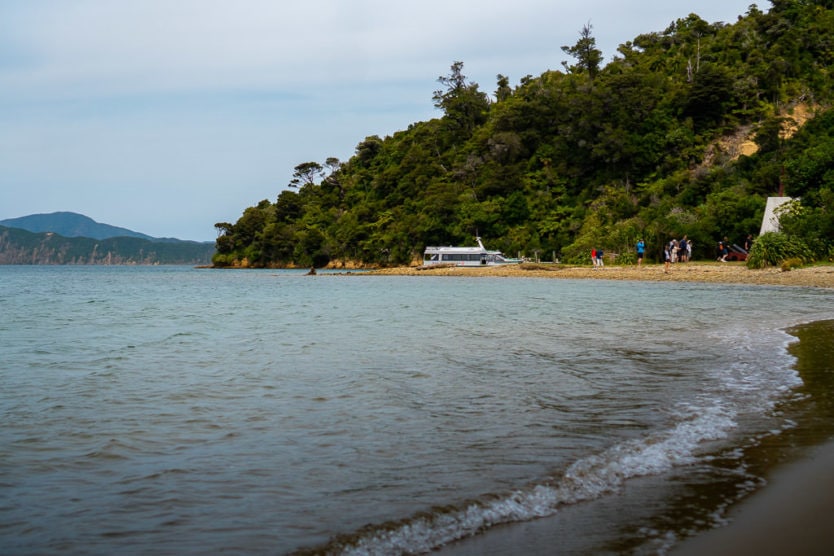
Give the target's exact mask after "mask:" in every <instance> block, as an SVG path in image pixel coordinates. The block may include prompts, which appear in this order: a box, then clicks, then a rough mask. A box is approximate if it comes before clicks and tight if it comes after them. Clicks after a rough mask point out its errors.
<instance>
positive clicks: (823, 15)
mask: <svg viewBox="0 0 834 556" xmlns="http://www.w3.org/2000/svg"><path fill="white" fill-rule="evenodd" d="M770 4H771V7H770V9H769V10H768V11H767V12H764V11H761V10H760V9H759V8H758V7H757V6H756V5H751V6H750V8H749V10H748V12H747V13H746V14H745V15H743V16H740V17H739V18H738V20H737V21H736V22H734V23H732V24H726V23H709V22H707V21H704V20H703V19H701V18H700V17H698V16H697V15H695V14H690V15H689V16H688V17H685V18H682V19H678V20H677V21H674V22H673V23H671V24H670V25H669V27H668V28H667V29H665V30H663V31H661V32H651V33H646V34H643V35H639V36H637V37H635V38H634V39H633V40H632V41H629V42H626V43H625V44H622V45H620V46H619V48H618V49H617V54H616V55H615V56H614V57H613V59H612V61H611V62H609V63H608V64H606V65H604V66H603V65H602V60H603V54H602V52H600V51H599V50H598V49H597V47H596V41H595V39H594V36H593V28H592V26H591V25H590V24H589V25H587V26H585V27H584V28H583V29H582V30H580V32H579V39H578V41H577V42H576V43H575V44H573V45H567V46H564V47H562V51H563V53H564V55H565V57H569V58H570V60H569V61H566V62H564V63H563V66H564V67H563V70H562V71H547V72H545V73H543V74H542V75H540V76H538V77H533V76H529V75H528V76H526V77H523V78H521V79H520V82H519V84H518V85H517V86H515V87H512V86H511V85H510V79H509V77H507V76H504V75H500V74H499V75H497V78H496V85H495V90H494V92H493V93H492V94H488V93H486V92H484V91H482V90H481V89H480V87H479V85H478V84H476V83H473V82H470V81H468V80H467V78H466V76H465V74H464V64H463V63H462V62H454V63H453V64H452V65H451V68H450V71H449V74H448V75H445V76H442V77H440V78H439V79H438V83H439V84H440V88H439V89H438V90H437V91H436V92H435V93H434V95H433V98H432V99H427V102H429V101H430V100H431V101H433V102H434V106H435V107H436V108H437V109H438V111H439V113H440V114H441V115H440V116H439V117H438V118H435V119H432V120H430V121H426V122H418V123H413V124H411V125H409V126H408V128H407V129H406V130H403V131H400V132H397V133H395V134H393V136H390V137H385V138H380V137H377V136H371V137H366V138H365V139H364V140H362V141H360V142H359V144H358V145H357V146H356V149H355V154H354V155H353V156H352V157H351V158H350V160H347V161H339V160H338V159H335V158H328V159H326V160H325V161H324V162H323V163H319V162H302V163H300V164H298V165H297V166H296V167H295V172H294V174H293V180H292V182H291V183H290V184H289V188H287V189H285V190H284V191H281V192H280V194H279V195H278V196H277V199H276V200H275V201H274V202H272V201H270V200H263V201H261V202H259V203H258V204H257V205H255V206H252V207H249V208H247V209H246V210H245V211H244V213H243V215H242V216H241V217H240V219H239V220H238V221H237V222H236V223H234V224H232V223H225V222H224V223H218V224H216V228H217V230H218V238H217V242H216V249H217V253H216V254H215V255H214V258H213V261H214V264H215V265H216V266H254V267H284V266H311V265H314V266H317V267H321V266H325V265H327V264H331V265H335V266H339V265H343V264H362V265H400V264H408V263H411V262H413V261H414V260H415V259H418V258H419V257H420V256H421V253H422V251H423V248H424V247H425V246H426V245H449V244H456V245H472V244H474V237H475V236H481V237H483V238H484V242H485V243H486V244H487V247H489V248H491V249H500V250H502V251H504V252H505V253H509V254H512V255H513V256H515V255H516V254H518V253H521V254H522V255H524V256H528V257H534V256H536V254H538V256H540V257H541V258H542V259H549V258H551V257H552V256H554V255H555V257H558V258H560V259H561V260H562V261H563V262H585V261H586V259H587V253H588V252H589V251H590V249H591V247H600V248H603V249H605V251H606V252H607V253H612V254H615V253H616V254H619V257H618V259H617V260H618V261H621V262H629V261H631V260H633V257H634V255H633V245H634V243H635V242H636V241H637V239H638V238H639V237H643V238H644V239H645V240H646V243H647V244H648V245H649V251H650V254H651V255H652V257H650V258H657V257H658V256H659V253H660V251H661V249H662V247H661V246H662V244H663V243H664V242H668V241H669V239H671V238H676V237H677V238H679V237H681V236H683V235H684V234H686V235H688V236H689V238H690V239H691V240H692V241H693V242H694V245H695V258H712V257H713V253H714V248H715V244H716V242H717V241H718V240H719V239H721V238H724V237H727V238H730V239H731V240H732V241H735V242H739V243H740V242H741V241H742V239H741V238H743V237H745V236H746V235H747V234H749V233H753V234H757V233H758V231H759V227H760V225H761V221H762V216H763V212H764V207H765V201H766V198H767V197H768V196H774V195H778V194H779V193H780V191H783V192H784V195H786V196H791V197H801V205H798V204H794V205H792V206H791V207H790V213H789V214H788V215H786V216H785V217H784V218H783V220H782V229H783V232H784V234H781V235H782V236H784V238H787V239H788V240H789V241H788V243H789V244H790V246H793V247H790V246H789V247H790V248H787V247H785V248H782V251H783V252H786V253H791V254H796V255H797V256H801V258H802V259H803V260H804V261H805V262H808V261H811V260H821V259H826V258H830V257H831V255H832V246H834V111H832V110H831V101H832V98H834V80H832V75H831V70H832V62H834V0H817V1H813V0H771V2H770ZM806 121H807V123H806ZM745 142H746V146H745ZM780 241H781V240H779V241H775V242H774V241H771V240H768V241H766V242H763V244H768V243H770V244H771V245H775V244H778V245H782V243H780ZM783 247H784V246H783Z"/></svg>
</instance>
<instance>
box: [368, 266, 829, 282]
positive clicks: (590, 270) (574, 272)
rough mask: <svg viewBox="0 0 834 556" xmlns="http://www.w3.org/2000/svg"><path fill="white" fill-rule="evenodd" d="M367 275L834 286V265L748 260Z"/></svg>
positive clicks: (424, 270)
mask: <svg viewBox="0 0 834 556" xmlns="http://www.w3.org/2000/svg"><path fill="white" fill-rule="evenodd" d="M362 274H363V275H365V276H367V275H370V276H379V275H384V276H459V277H460V276H472V277H474V276H485V277H502V278H503V277H514V278H554V279H594V280H639V281H649V282H706V283H720V284H746V285H769V286H799V287H815V288H834V266H832V265H822V266H808V267H804V268H798V269H794V270H788V271H783V270H781V269H780V268H765V269H760V270H751V269H749V268H747V267H746V266H745V265H744V263H702V262H694V263H676V264H674V265H672V267H671V269H670V271H669V272H668V273H665V272H664V269H663V265H660V264H646V265H643V267H642V268H638V267H637V266H633V265H631V266H618V265H609V266H605V267H603V268H601V269H596V268H594V267H591V266H568V265H550V264H529V263H523V264H519V265H501V266H487V267H439V268H431V267H429V268H423V267H395V268H383V269H378V270H372V271H369V272H365V273H362Z"/></svg>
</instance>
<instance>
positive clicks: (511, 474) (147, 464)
mask: <svg viewBox="0 0 834 556" xmlns="http://www.w3.org/2000/svg"><path fill="white" fill-rule="evenodd" d="M832 318H834V295H832V293H831V292H830V291H824V290H812V289H790V288H777V287H772V288H771V287H750V288H748V287H744V286H715V285H698V284H690V285H686V284H663V283H650V284H643V283H632V282H605V281H564V280H546V279H544V280H543V279H490V278H471V279H470V278H443V277H416V278H413V277H372V276H335V275H322V274H320V275H318V276H314V277H307V276H303V272H295V273H294V272H277V271H212V270H197V269H191V268H185V267H173V268H171V267H151V268H147V267H139V268H130V267H9V266H6V267H3V266H0V354H2V356H1V357H2V359H0V385H1V386H2V388H0V416H2V428H0V552H3V553H4V554H27V553H38V554H44V553H59V552H60V553H89V554H112V553H116V552H129V553H208V552H220V551H222V550H226V551H229V552H238V553H240V552H246V553H268V554H284V553H290V552H293V551H297V550H300V549H310V550H312V551H319V552H334V553H337V552H339V550H341V549H345V550H346V551H347V552H351V551H353V552H356V553H371V554H397V553H403V552H420V551H427V550H431V549H433V548H435V547H438V546H440V545H443V544H446V543H450V542H452V541H454V540H455V539H458V538H461V537H466V536H468V535H471V534H473V533H474V532H476V531H485V530H488V529H490V528H491V526H493V525H495V524H498V523H513V522H519V523H522V524H524V523H537V522H538V523H542V522H546V521H547V522H549V523H551V525H550V526H551V527H559V526H560V524H559V522H558V520H559V519H560V518H561V516H564V522H563V523H562V525H561V526H565V527H567V524H570V533H569V535H570V536H572V537H575V538H576V539H579V538H587V539H592V540H591V541H588V542H592V543H596V544H593V545H587V544H585V545H582V544H575V543H574V544H571V543H569V542H567V541H566V542H565V544H564V545H562V552H564V553H570V552H586V551H598V550H599V548H600V547H607V550H612V551H615V552H642V553H657V552H660V553H662V552H664V551H665V550H666V549H667V548H668V547H669V546H670V545H671V544H672V543H673V542H674V541H675V539H677V538H680V537H681V536H682V535H685V534H687V531H688V530H694V529H697V528H699V527H705V526H710V524H711V523H712V522H714V521H716V520H720V512H721V510H722V508H724V507H726V504H728V503H729V502H731V501H733V500H735V499H736V498H738V497H739V496H741V495H743V494H744V493H746V492H749V491H750V490H752V489H754V488H756V487H757V486H759V485H760V483H761V478H760V477H759V476H758V475H757V474H756V472H755V470H751V469H750V465H749V461H747V460H745V459H744V458H745V455H744V454H745V453H748V452H749V450H750V449H751V447H753V448H755V447H761V446H765V445H768V443H770V444H773V443H774V442H775V444H779V441H778V439H780V438H784V437H785V435H787V434H789V431H791V430H794V429H796V428H797V427H798V419H799V417H798V416H797V415H799V410H795V409H792V408H796V407H799V406H798V405H797V404H801V403H802V401H803V400H805V399H807V397H808V395H809V394H807V393H806V392H804V391H803V389H802V388H803V382H802V380H801V378H800V376H799V374H798V373H797V371H795V370H794V369H793V364H794V358H793V356H791V355H790V353H789V352H788V350H787V349H786V348H787V346H788V344H789V342H791V341H792V340H794V338H793V337H792V336H790V335H789V334H788V333H787V332H786V331H785V329H786V328H787V327H790V326H793V325H796V324H799V323H804V322H810V321H815V320H822V319H832ZM803 411H804V410H803ZM774 439H776V441H774ZM693 485H695V486H693ZM697 485H701V487H703V488H707V489H708V490H710V492H711V493H712V494H711V495H710V496H711V498H710V499H709V501H707V502H698V503H695V502H693V501H687V500H686V499H685V498H686V497H685V496H683V494H681V493H682V492H683V491H684V490H686V492H690V491H692V489H693V488H696V487H697ZM704 485H706V486H704ZM701 487H697V488H701ZM687 489H688V490H687ZM695 498H698V499H701V498H704V496H702V495H700V494H699V495H698V496H695ZM592 508H598V511H597V510H593V511H589V509H592ZM581 512H585V513H586V514H589V515H586V516H585V517H582V518H581V519H580V518H579V517H577V516H578V515H579V514H580V513H581ZM606 512H607V513H606ZM675 512H677V513H675ZM670 513H675V515H676V517H675V520H674V524H672V523H667V524H665V525H664V523H665V522H664V521H663V519H661V518H660V517H659V516H664V515H669V514H670ZM609 514H610V515H616V516H617V518H618V519H620V520H621V521H622V524H621V526H619V528H618V529H616V530H612V528H611V526H610V521H609V520H610V515H609ZM547 516H550V517H547ZM539 517H547V520H535V521H533V520H534V518H539ZM548 520H549V521H548ZM481 537H484V538H486V537H485V536H484V535H479V538H481ZM583 542H585V541H583ZM328 543H330V544H328ZM611 543H621V544H611ZM558 548H559V547H554V548H553V550H552V552H554V553H559V552H560V550H559V549H558Z"/></svg>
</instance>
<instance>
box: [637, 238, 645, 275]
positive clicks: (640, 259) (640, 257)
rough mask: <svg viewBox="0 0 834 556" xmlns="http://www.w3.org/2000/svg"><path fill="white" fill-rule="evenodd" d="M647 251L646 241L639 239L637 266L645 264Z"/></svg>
mask: <svg viewBox="0 0 834 556" xmlns="http://www.w3.org/2000/svg"><path fill="white" fill-rule="evenodd" d="M645 252H646V242H644V241H643V239H642V238H641V239H639V240H637V267H638V268H639V267H641V266H642V265H643V254H644V253H645Z"/></svg>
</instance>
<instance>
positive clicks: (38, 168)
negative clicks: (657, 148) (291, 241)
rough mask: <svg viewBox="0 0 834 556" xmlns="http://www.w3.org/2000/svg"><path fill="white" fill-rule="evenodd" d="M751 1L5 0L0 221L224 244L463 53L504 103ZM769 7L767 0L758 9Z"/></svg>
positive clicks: (419, 112) (387, 123) (407, 104)
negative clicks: (227, 233)
mask: <svg viewBox="0 0 834 556" xmlns="http://www.w3.org/2000/svg"><path fill="white" fill-rule="evenodd" d="M751 4H753V2H752V1H751V0H701V1H696V0H637V1H632V0H582V1H578V0H514V1H513V2H508V1H506V0H502V1H491V0H477V1H476V0H419V1H412V0H400V1H392V0H305V1H302V2H290V1H289V0H0V220H2V219H6V218H16V217H19V216H26V215H29V214H38V213H49V212H56V211H72V212H78V213H81V214H84V215H86V216H89V217H90V218H93V219H94V220H96V221H98V222H102V223H106V224H111V225H114V226H121V227H125V228H129V229H131V230H134V231H137V232H142V233H145V234H148V235H151V236H155V237H176V238H179V239H190V240H198V241H213V240H214V239H215V238H216V237H217V232H216V229H215V227H214V225H215V223H217V222H231V223H234V222H236V221H237V219H238V218H239V217H240V215H241V214H242V212H243V210H244V209H246V208H247V207H249V206H253V205H256V204H257V203H258V202H260V201H261V200H264V199H268V200H270V201H272V202H274V201H275V199H276V198H277V197H278V195H279V194H280V193H281V191H283V190H285V189H286V188H287V184H288V183H289V182H290V180H291V179H292V173H293V169H294V168H295V166H296V165H298V164H300V163H303V162H308V161H315V162H319V163H321V164H323V163H324V161H325V160H326V159H327V158H328V157H336V158H338V159H340V160H342V161H346V160H348V159H349V158H350V157H351V156H352V155H353V154H354V150H355V148H356V145H357V144H358V143H359V142H361V141H362V140H364V139H365V138H366V137H368V136H371V135H378V136H380V137H385V136H387V135H391V134H393V133H394V132H396V131H398V130H403V129H407V128H408V126H409V124H411V123H415V122H419V121H426V120H429V119H432V118H436V117H440V116H441V115H442V113H441V112H440V111H438V110H437V109H436V108H435V107H434V105H433V103H432V93H433V91H435V90H436V89H438V88H440V84H439V83H438V82H437V78H438V77H439V76H441V75H443V76H446V75H449V73H450V66H451V65H452V63H453V62H455V61H461V62H463V64H464V67H463V74H464V75H465V76H466V77H467V78H468V80H469V81H472V82H475V83H478V85H479V87H480V89H481V90H482V91H484V92H486V93H488V94H490V95H492V93H493V92H494V91H495V89H496V76H497V75H498V74H502V75H506V76H507V77H509V79H510V83H511V85H512V86H516V85H517V84H518V83H519V81H520V79H521V78H522V77H524V76H527V75H532V76H534V77H537V76H539V75H541V74H542V73H543V72H545V71H547V70H558V69H562V62H563V61H571V62H572V60H570V59H569V57H568V56H567V55H566V54H565V53H564V52H562V50H561V47H562V46H566V45H567V46H572V45H574V44H575V43H576V41H577V40H578V39H579V32H580V31H581V29H582V27H583V26H584V25H586V24H588V23H590V24H591V26H592V33H593V36H594V38H595V39H596V44H597V48H599V49H600V50H601V51H602V53H603V55H604V58H605V61H606V62H608V61H610V60H611V58H612V57H613V56H614V55H615V54H616V48H617V46H618V45H620V44H623V43H625V42H627V41H630V40H632V39H633V38H634V37H635V36H637V35H639V34H643V33H649V32H655V31H657V32H661V31H663V30H664V29H665V28H667V27H668V25H669V24H670V23H672V22H673V21H675V20H676V19H679V18H684V17H686V16H687V15H688V14H690V13H696V14H697V15H699V16H700V17H701V18H703V19H705V20H707V21H709V22H716V21H723V22H725V23H733V22H735V21H736V20H737V18H738V17H739V16H741V15H744V14H745V13H746V12H747V11H748V8H749V6H750V5H751ZM758 5H759V8H760V9H762V10H763V11H766V10H768V9H769V8H770V3H769V2H759V3H758Z"/></svg>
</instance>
